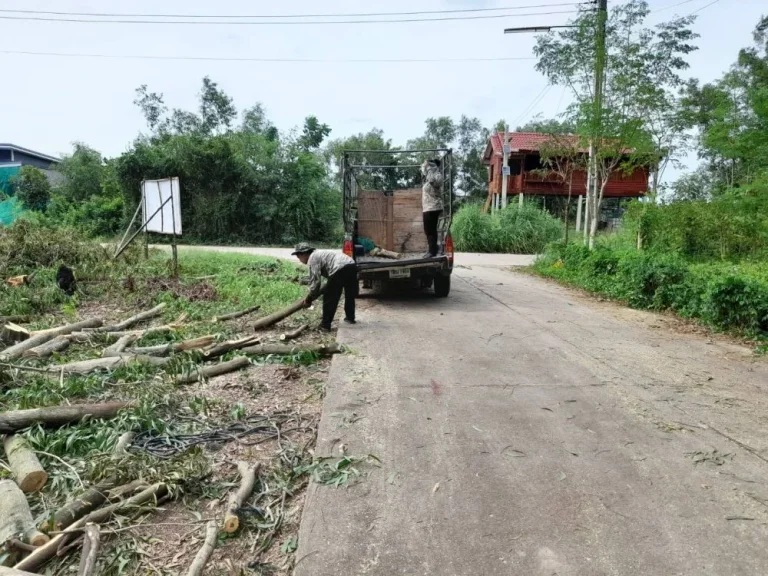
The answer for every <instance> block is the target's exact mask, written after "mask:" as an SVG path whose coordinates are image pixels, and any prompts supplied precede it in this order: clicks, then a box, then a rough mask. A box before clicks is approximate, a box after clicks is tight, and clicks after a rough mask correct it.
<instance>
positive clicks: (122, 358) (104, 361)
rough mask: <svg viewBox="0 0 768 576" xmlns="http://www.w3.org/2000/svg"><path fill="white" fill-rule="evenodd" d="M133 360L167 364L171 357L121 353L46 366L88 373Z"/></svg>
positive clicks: (50, 370) (108, 368) (126, 363)
mask: <svg viewBox="0 0 768 576" xmlns="http://www.w3.org/2000/svg"><path fill="white" fill-rule="evenodd" d="M133 362H139V363H142V364H153V365H155V366H165V365H166V364H168V362H170V359H169V358H157V357H155V356H134V355H133V354H120V355H119V356H113V357H110V358H94V359H92V360H80V361H79V362H70V363H69V364H52V365H50V366H47V367H46V371H48V372H53V373H54V374H59V373H61V372H62V371H63V372H64V373H65V374H88V373H89V372H95V371H96V370H114V369H115V368H119V367H120V366H127V365H128V364H131V363H133Z"/></svg>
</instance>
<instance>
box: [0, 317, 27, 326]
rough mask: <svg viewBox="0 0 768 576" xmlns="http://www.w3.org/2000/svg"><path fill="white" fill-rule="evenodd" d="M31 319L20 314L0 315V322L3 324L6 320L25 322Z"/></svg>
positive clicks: (18, 322) (17, 322)
mask: <svg viewBox="0 0 768 576" xmlns="http://www.w3.org/2000/svg"><path fill="white" fill-rule="evenodd" d="M31 320H32V318H31V317H30V316H21V315H16V316H14V315H11V316H0V323H3V324H5V323H6V322H14V323H16V324H26V323H27V322H30V321H31Z"/></svg>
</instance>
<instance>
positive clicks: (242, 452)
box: [135, 360, 330, 576]
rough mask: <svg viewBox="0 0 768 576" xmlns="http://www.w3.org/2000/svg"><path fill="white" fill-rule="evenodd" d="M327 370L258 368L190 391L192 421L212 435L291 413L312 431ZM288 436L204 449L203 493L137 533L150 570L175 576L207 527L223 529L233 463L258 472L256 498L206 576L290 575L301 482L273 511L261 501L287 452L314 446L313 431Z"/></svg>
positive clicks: (171, 506)
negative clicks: (276, 521)
mask: <svg viewBox="0 0 768 576" xmlns="http://www.w3.org/2000/svg"><path fill="white" fill-rule="evenodd" d="M329 366H330V360H322V361H321V362H319V363H317V364H313V365H311V366H295V365H283V364H263V365H256V366H253V367H251V368H249V369H248V370H245V371H241V372H237V373H232V374H227V375H224V376H220V377H218V378H213V379H211V380H208V381H206V382H203V383H199V384H197V385H195V386H194V387H190V388H189V389H188V390H187V401H188V403H189V404H194V405H197V406H201V405H202V406H205V408H204V410H203V411H202V412H201V413H200V414H198V416H197V417H198V419H200V421H202V422H206V423H208V424H209V425H210V426H211V427H216V426H218V425H220V424H224V425H226V424H230V423H232V422H233V419H236V418H237V417H238V416H239V417H241V418H246V417H248V416H253V415H258V414H276V413H291V414H296V415H301V417H302V418H304V419H305V421H310V422H312V425H313V427H314V428H316V426H317V422H318V420H319V417H320V410H321V407H322V389H323V386H324V384H325V379H326V377H327V373H328V369H329ZM201 400H202V402H201ZM285 430H286V433H285V438H284V439H281V441H278V440H270V441H268V442H263V443H260V444H256V445H248V444H249V442H248V440H247V439H244V441H242V442H238V441H232V442H226V443H223V444H219V445H206V446H205V447H204V450H205V451H206V452H207V453H208V455H209V456H210V458H211V461H212V473H211V475H210V477H208V478H206V479H205V480H204V484H203V485H201V486H196V487H193V488H192V492H191V493H190V494H189V495H188V496H186V497H184V498H181V499H179V500H176V501H173V502H169V503H167V504H166V505H165V506H164V507H163V509H162V510H161V511H160V512H158V513H156V514H154V515H152V516H149V517H147V519H146V520H145V522H146V524H147V526H146V527H145V528H141V527H139V528H137V529H136V530H135V533H136V534H137V535H138V534H141V535H142V536H143V537H144V538H143V540H144V543H143V544H142V546H143V547H144V551H145V553H146V560H148V561H151V566H152V567H154V568H155V569H156V570H157V571H158V572H159V573H161V574H177V573H178V572H179V571H180V570H182V569H185V568H186V567H187V566H188V565H189V562H190V560H191V558H192V557H193V556H194V554H195V553H196V552H197V550H198V549H199V547H200V545H201V543H202V539H203V537H204V532H205V530H204V527H205V521H206V520H209V519H213V520H216V521H217V522H220V521H221V520H222V519H223V515H224V507H225V505H226V502H227V497H228V494H229V492H230V491H231V490H232V489H233V487H234V486H236V485H237V482H238V475H237V468H236V463H237V462H238V461H246V462H248V463H249V464H255V463H257V462H258V463H260V464H261V470H260V474H259V481H258V483H257V486H256V489H255V490H254V497H253V498H252V499H251V500H250V501H249V505H248V507H247V509H245V510H243V513H242V515H241V516H242V518H243V519H244V523H245V527H244V528H243V529H242V530H241V531H240V532H239V533H238V534H237V535H233V536H232V537H227V538H226V539H223V540H221V539H220V541H219V545H218V547H217V549H216V551H215V552H214V554H213V556H212V558H211V559H210V561H209V563H208V565H207V568H206V573H207V574H241V573H242V571H243V570H245V569H248V568H251V569H255V570H256V572H255V573H256V574H258V573H264V574H273V575H275V576H277V575H282V574H286V575H287V574H289V573H290V569H291V566H292V561H293V558H292V554H291V553H292V551H293V548H294V543H295V542H297V541H298V530H299V523H300V519H301V509H302V506H303V503H304V492H305V489H306V482H305V483H304V484H303V485H302V486H300V487H298V489H296V490H294V491H293V492H292V493H291V494H290V495H289V496H288V497H286V498H285V500H284V502H271V503H270V502H267V501H265V500H264V499H262V498H260V496H258V494H259V493H260V492H263V491H265V490H266V489H267V488H268V486H267V484H268V483H270V482H272V479H271V478H272V477H271V476H270V473H271V472H273V471H275V470H276V466H277V464H278V463H279V461H280V459H281V457H282V451H283V450H284V449H285V447H286V445H288V444H291V445H294V446H312V445H313V444H314V441H315V430H314V429H313V430H312V431H305V430H302V431H298V432H291V431H290V426H286V427H285ZM276 506H279V507H281V508H282V510H283V512H282V516H283V519H282V524H281V526H280V528H279V530H278V531H276V533H275V534H274V536H273V539H274V543H273V544H272V546H271V548H270V549H269V550H268V551H267V552H265V553H261V552H260V548H261V546H263V545H264V544H265V543H264V542H263V540H262V537H260V534H261V533H262V532H260V530H259V526H260V524H263V523H264V522H269V518H268V516H269V515H270V510H271V509H274V508H275V507H276ZM260 570H261V572H260ZM249 573H250V572H249Z"/></svg>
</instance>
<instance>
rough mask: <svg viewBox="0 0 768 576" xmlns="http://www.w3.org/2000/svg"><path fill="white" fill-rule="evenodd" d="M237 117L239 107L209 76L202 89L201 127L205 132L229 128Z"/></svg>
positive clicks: (204, 79) (205, 79)
mask: <svg viewBox="0 0 768 576" xmlns="http://www.w3.org/2000/svg"><path fill="white" fill-rule="evenodd" d="M235 118H237V108H235V104H234V102H233V100H232V98H231V97H230V96H228V95H227V94H225V93H224V92H223V91H222V90H219V86H218V84H216V82H213V81H212V80H211V79H210V78H209V77H208V76H206V77H205V78H203V88H202V90H201V91H200V129H201V130H202V132H203V133H204V134H214V133H217V132H223V131H226V130H229V129H230V128H231V126H232V122H233V121H234V120H235Z"/></svg>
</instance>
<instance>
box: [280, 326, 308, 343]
mask: <svg viewBox="0 0 768 576" xmlns="http://www.w3.org/2000/svg"><path fill="white" fill-rule="evenodd" d="M307 328H309V324H303V325H301V326H299V327H298V328H296V330H291V331H290V332H285V333H283V334H280V340H282V341H283V342H285V341H286V340H293V339H294V338H298V337H299V336H301V335H302V333H303V332H304V330H306V329H307Z"/></svg>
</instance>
